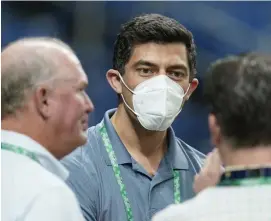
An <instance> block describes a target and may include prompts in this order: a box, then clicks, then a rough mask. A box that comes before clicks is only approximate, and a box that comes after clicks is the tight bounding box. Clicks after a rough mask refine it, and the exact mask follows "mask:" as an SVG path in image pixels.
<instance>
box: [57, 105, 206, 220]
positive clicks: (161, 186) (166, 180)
mask: <svg viewBox="0 0 271 221" xmlns="http://www.w3.org/2000/svg"><path fill="white" fill-rule="evenodd" d="M114 112H115V110H109V111H107V112H106V113H105V116H104V119H103V121H104V124H105V127H106V129H107V132H108V136H109V139H110V141H111V143H112V146H113V150H114V151H115V154H116V157H117V162H118V164H119V167H120V171H121V176H122V179H123V182H124V184H125V186H126V190H127V195H128V199H129V201H130V204H131V208H132V212H133V216H134V221H149V220H151V217H152V216H153V215H154V214H155V213H156V212H158V211H160V210H161V209H163V208H165V207H166V206H168V205H170V204H172V203H174V195H173V190H174V188H173V186H174V185H173V173H172V171H173V169H174V170H178V171H179V173H180V192H181V201H185V200H187V199H190V198H191V197H193V196H194V192H193V188H192V186H193V179H194V175H195V173H196V172H198V171H199V169H200V168H201V166H202V162H203V160H204V158H205V155H204V154H202V153H200V152H198V151H197V150H195V149H193V148H192V147H190V146H189V145H187V144H186V143H184V142H183V141H181V140H180V139H178V138H177V137H176V136H175V134H174V131H173V129H172V128H169V129H168V140H169V147H168V151H167V153H166V154H165V156H164V158H163V159H162V161H161V163H160V165H159V168H158V170H157V173H156V174H155V176H154V177H151V176H150V175H149V174H148V173H147V172H146V171H145V170H144V168H143V167H142V166H141V165H140V164H138V163H137V162H136V161H135V160H134V159H133V158H132V157H131V155H130V154H129V153H128V151H127V150H126V148H125V146H124V145H123V143H122V142H121V140H120V138H119V136H118V135H117V133H116V131H115V129H114V127H113V125H112V123H111V121H110V117H111V116H112V115H113V113H114ZM100 124H101V123H100ZM100 124H98V125H96V126H94V127H91V128H89V130H88V142H87V144H86V145H85V146H83V147H80V148H78V149H77V150H75V151H74V152H73V153H71V154H70V155H69V156H67V157H65V158H64V159H63V161H62V162H63V164H64V165H65V166H66V167H67V169H68V170H69V172H70V176H69V178H68V180H67V183H68V185H69V186H70V187H71V188H72V189H73V191H74V192H75V194H76V195H77V198H78V200H79V202H80V205H81V208H82V211H83V213H84V216H85V218H86V220H88V221H98V220H102V221H120V220H123V221H125V220H127V218H126V217H127V216H126V210H125V207H124V203H123V199H122V196H121V194H120V188H119V185H118V183H117V181H116V178H115V176H114V172H113V169H112V165H111V162H110V159H109V157H108V154H107V152H106V149H105V146H104V144H103V141H102V139H101V135H100V132H99V127H100Z"/></svg>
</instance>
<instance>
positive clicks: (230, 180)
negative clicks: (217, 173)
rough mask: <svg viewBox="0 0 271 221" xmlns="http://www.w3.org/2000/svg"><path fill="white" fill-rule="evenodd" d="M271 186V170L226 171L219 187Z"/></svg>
mask: <svg viewBox="0 0 271 221" xmlns="http://www.w3.org/2000/svg"><path fill="white" fill-rule="evenodd" d="M266 184H271V168H270V167H268V168H265V167H263V168H255V169H243V170H235V171H226V172H225V173H224V174H223V175H222V177H221V180H220V183H219V184H218V185H219V186H253V185H266Z"/></svg>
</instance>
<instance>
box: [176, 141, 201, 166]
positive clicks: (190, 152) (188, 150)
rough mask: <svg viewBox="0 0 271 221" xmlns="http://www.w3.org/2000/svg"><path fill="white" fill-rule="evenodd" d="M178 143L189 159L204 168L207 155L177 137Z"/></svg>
mask: <svg viewBox="0 0 271 221" xmlns="http://www.w3.org/2000/svg"><path fill="white" fill-rule="evenodd" d="M176 142H177V144H178V147H179V148H181V149H182V150H183V152H185V155H186V157H187V158H189V159H191V160H192V161H193V163H194V164H195V163H196V164H197V165H199V167H200V168H201V167H202V166H203V164H204V160H205V159H206V155H205V154H203V153H202V152H200V151H198V150H197V149H195V148H194V147H192V146H190V145H189V144H187V143H186V142H184V141H183V140H181V139H180V138H177V137H176Z"/></svg>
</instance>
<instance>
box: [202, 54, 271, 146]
mask: <svg viewBox="0 0 271 221" xmlns="http://www.w3.org/2000/svg"><path fill="white" fill-rule="evenodd" d="M205 98H206V101H207V104H208V106H209V107H210V113H211V114H214V116H215V117H216V120H217V124H218V125H219V127H220V130H221V134H222V136H223V137H224V139H225V140H227V141H228V142H229V143H230V144H231V146H232V147H233V148H236V149H237V148H248V147H250V148H253V147H257V146H268V145H271V136H270V134H271V56H270V55H264V54H259V53H247V54H242V55H240V56H231V57H227V58H225V59H221V60H219V61H216V62H215V63H214V64H212V65H211V68H210V69H209V71H208V73H207V76H206V79H205Z"/></svg>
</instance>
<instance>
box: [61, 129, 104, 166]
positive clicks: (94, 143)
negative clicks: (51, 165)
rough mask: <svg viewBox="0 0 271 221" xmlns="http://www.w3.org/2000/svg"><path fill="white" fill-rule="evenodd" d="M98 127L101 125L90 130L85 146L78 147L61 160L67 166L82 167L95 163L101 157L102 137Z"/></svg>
mask: <svg viewBox="0 0 271 221" xmlns="http://www.w3.org/2000/svg"><path fill="white" fill-rule="evenodd" d="M98 127H99V124H97V125H95V126H92V127H90V128H88V130H87V142H86V143H85V144H84V145H83V146H80V147H77V148H76V149H75V150H74V151H73V152H71V153H70V154H68V155H67V156H65V157H64V158H63V159H62V160H61V162H62V163H63V164H64V165H65V166H66V165H69V164H74V165H75V166H82V164H89V163H91V162H94V161H95V159H96V156H101V153H100V152H101V142H100V141H99V137H100V135H99V133H98V129H99V128H98Z"/></svg>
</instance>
